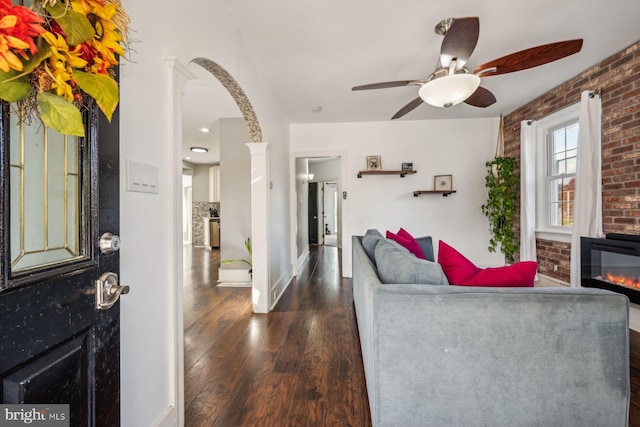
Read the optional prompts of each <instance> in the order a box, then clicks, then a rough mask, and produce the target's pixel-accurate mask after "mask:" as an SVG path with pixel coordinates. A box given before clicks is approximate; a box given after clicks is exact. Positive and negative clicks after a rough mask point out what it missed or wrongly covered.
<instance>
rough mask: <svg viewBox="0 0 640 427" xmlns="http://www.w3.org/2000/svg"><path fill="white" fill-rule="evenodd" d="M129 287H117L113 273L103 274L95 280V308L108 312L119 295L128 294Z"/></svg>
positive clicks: (115, 275) (116, 280)
mask: <svg viewBox="0 0 640 427" xmlns="http://www.w3.org/2000/svg"><path fill="white" fill-rule="evenodd" d="M129 290H130V288H129V286H127V285H124V286H121V285H118V275H117V274H115V273H111V272H107V273H104V274H103V275H102V276H100V278H99V279H98V280H96V308H97V309H100V310H108V309H110V308H111V307H112V306H113V304H115V303H116V302H117V301H118V299H120V295H123V294H128V293H129Z"/></svg>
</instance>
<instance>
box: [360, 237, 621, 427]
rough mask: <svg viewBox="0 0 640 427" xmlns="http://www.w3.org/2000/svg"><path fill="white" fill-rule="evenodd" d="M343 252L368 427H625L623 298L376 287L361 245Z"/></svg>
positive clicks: (547, 291)
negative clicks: (349, 261) (348, 258)
mask: <svg viewBox="0 0 640 427" xmlns="http://www.w3.org/2000/svg"><path fill="white" fill-rule="evenodd" d="M418 240H419V241H420V240H421V239H418ZM382 241H384V242H385V244H388V241H386V240H385V239H382ZM382 241H381V242H382ZM379 244H380V243H378V245H379ZM424 244H425V241H424V239H423V240H422V243H421V245H424ZM429 244H430V241H429ZM369 249H370V248H369ZM387 249H388V248H387ZM352 250H353V299H354V304H355V309H356V317H357V322H358V329H359V335H360V342H361V346H362V356H363V361H364V369H365V376H366V382H367V391H368V395H369V405H370V408H371V417H372V421H373V426H374V427H381V426H385V427H399V426H402V427H410V426H421V427H424V426H438V427H441V426H447V427H456V426H460V427H470V426H487V427H517V426H527V427H530V426H545V427H554V426H563V427H568V426H575V427H585V426H594V427H595V426H598V427H604V426H608V427H609V426H610V427H614V426H615V427H623V426H626V425H627V417H628V410H629V342H628V328H629V323H628V300H627V298H626V297H625V296H623V295H620V294H616V293H612V292H608V291H602V290H598V289H571V288H478V287H466V286H448V285H444V284H440V285H437V286H434V285H430V284H418V283H414V284H407V283H404V284H403V283H382V282H381V280H380V277H379V275H378V271H377V269H376V264H375V254H376V253H380V254H382V253H383V252H384V251H382V250H380V248H378V247H377V245H376V250H375V251H373V252H371V251H370V252H371V253H372V254H373V255H374V256H373V258H374V259H373V260H372V259H371V258H370V257H369V255H367V252H366V251H365V248H364V247H363V245H362V237H360V236H353V242H352ZM399 250H400V249H399ZM431 253H433V250H431ZM396 264H397V265H402V263H396ZM403 268H406V265H404V267H403ZM410 269H411V268H410ZM418 276H421V274H418V275H417V276H415V277H418ZM418 279H419V277H418Z"/></svg>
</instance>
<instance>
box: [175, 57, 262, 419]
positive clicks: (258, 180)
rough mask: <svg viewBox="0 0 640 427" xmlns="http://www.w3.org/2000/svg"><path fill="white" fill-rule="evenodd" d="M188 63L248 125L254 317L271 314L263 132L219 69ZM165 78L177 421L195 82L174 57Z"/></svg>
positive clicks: (241, 93) (246, 103) (235, 87)
mask: <svg viewBox="0 0 640 427" xmlns="http://www.w3.org/2000/svg"><path fill="white" fill-rule="evenodd" d="M192 62H194V63H197V64H198V65H200V66H201V67H203V68H205V69H206V70H207V71H209V72H210V73H211V74H212V75H213V76H214V77H216V79H218V80H219V81H220V82H221V83H222V84H223V86H224V87H225V88H226V89H227V90H228V91H229V93H230V94H231V96H232V97H233V99H234V101H235V102H236V103H237V105H238V107H239V108H240V110H241V112H242V114H243V117H244V118H245V121H246V123H247V127H248V131H249V134H250V140H251V142H250V143H248V144H246V145H247V147H248V149H249V152H250V156H251V238H252V244H253V248H254V253H253V258H252V259H253V286H252V305H253V311H254V312H257V313H266V312H268V311H269V309H270V305H269V304H270V298H269V254H268V248H269V227H268V224H269V215H268V212H269V209H268V204H269V197H268V191H269V184H268V176H269V173H268V172H269V171H268V146H269V144H268V143H266V142H264V141H263V140H262V138H263V137H262V130H261V127H260V124H259V122H258V119H257V115H256V113H255V111H254V109H253V106H252V105H251V103H250V102H249V100H248V97H247V96H246V94H245V93H244V91H243V90H242V89H241V88H240V86H239V85H238V83H237V82H236V81H235V79H233V77H231V76H230V75H229V73H227V72H226V71H225V70H224V69H223V68H222V67H220V66H219V65H218V64H216V63H215V62H213V61H211V60H208V59H206V58H196V59H195V60H193V61H192ZM165 64H166V67H167V71H168V76H169V80H168V81H169V92H170V93H169V102H168V117H169V120H170V122H169V124H168V126H167V128H168V132H167V138H168V139H169V140H170V141H171V142H172V145H173V147H174V149H173V150H172V152H170V153H168V157H169V158H168V161H169V162H170V170H173V171H174V174H175V176H174V177H173V179H172V181H171V184H170V186H169V187H170V188H168V190H167V191H168V192H169V193H170V199H171V200H172V202H173V203H172V206H173V210H172V212H171V213H170V214H169V216H170V217H171V222H172V224H173V232H172V235H171V241H172V245H171V247H170V248H169V252H170V254H169V255H170V257H171V258H172V259H175V260H176V261H177V262H176V264H175V265H176V267H175V268H173V269H172V270H171V279H172V282H173V283H175V287H174V290H173V293H172V295H171V298H172V300H173V301H172V306H173V310H172V313H170V316H169V319H168V320H169V322H171V324H173V328H172V331H173V336H172V345H171V347H172V348H171V353H172V355H173V357H172V360H171V364H170V369H171V370H172V372H173V375H172V384H171V388H172V390H173V393H172V394H173V396H174V405H175V409H176V411H177V413H178V416H179V417H180V418H181V419H182V422H181V424H182V423H183V421H184V420H183V418H182V417H183V416H184V343H183V339H184V329H183V328H184V325H183V290H182V283H183V279H182V274H183V271H182V241H183V233H182V96H183V93H184V90H185V87H186V85H187V83H188V82H189V81H190V80H191V79H193V78H194V76H193V73H192V72H191V71H190V70H189V69H188V68H187V67H185V66H184V65H183V64H181V63H180V62H179V61H178V60H177V59H176V58H174V57H167V58H165Z"/></svg>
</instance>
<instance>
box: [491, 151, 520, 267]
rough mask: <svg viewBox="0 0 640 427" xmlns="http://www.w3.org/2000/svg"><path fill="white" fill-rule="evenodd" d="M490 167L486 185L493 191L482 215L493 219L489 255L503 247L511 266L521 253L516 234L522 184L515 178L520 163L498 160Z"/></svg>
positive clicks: (508, 159) (501, 158)
mask: <svg viewBox="0 0 640 427" xmlns="http://www.w3.org/2000/svg"><path fill="white" fill-rule="evenodd" d="M486 166H487V175H486V177H485V185H486V187H487V189H488V190H489V191H488V195H487V201H486V203H485V204H483V205H482V213H483V214H484V215H485V216H486V217H487V218H488V219H489V226H490V229H491V239H490V240H489V251H490V252H496V248H498V246H499V247H500V251H501V252H502V253H504V256H505V260H506V261H507V263H512V262H513V261H514V257H515V253H516V251H517V250H518V240H517V239H516V236H515V232H514V230H513V219H514V217H515V213H516V202H517V198H518V184H519V182H518V177H517V176H515V175H514V170H515V167H516V161H515V159H514V158H512V157H495V158H494V159H493V160H491V161H488V162H487V163H486Z"/></svg>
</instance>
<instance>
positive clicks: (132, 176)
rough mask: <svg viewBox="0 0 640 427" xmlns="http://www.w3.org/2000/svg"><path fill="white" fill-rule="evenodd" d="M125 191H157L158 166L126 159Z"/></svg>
mask: <svg viewBox="0 0 640 427" xmlns="http://www.w3.org/2000/svg"><path fill="white" fill-rule="evenodd" d="M127 191H137V192H140V193H158V168H157V167H156V166H153V165H148V164H145V163H140V162H136V161H135V160H130V159H127Z"/></svg>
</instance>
